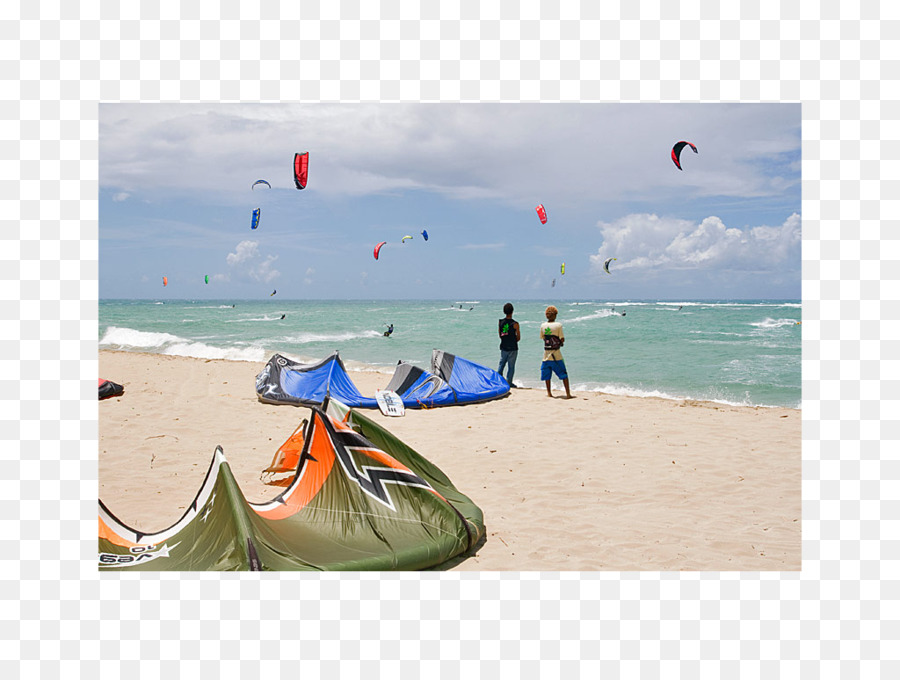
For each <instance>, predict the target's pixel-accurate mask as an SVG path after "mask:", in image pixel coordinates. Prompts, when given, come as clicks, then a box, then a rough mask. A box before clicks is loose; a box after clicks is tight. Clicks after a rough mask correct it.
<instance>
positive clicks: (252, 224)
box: [250, 208, 260, 229]
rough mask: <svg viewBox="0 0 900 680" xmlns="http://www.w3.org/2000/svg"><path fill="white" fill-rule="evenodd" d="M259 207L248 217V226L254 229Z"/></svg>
mask: <svg viewBox="0 0 900 680" xmlns="http://www.w3.org/2000/svg"><path fill="white" fill-rule="evenodd" d="M259 215H260V213H259V208H257V209H256V210H254V211H253V217H252V218H251V219H250V228H251V229H256V228H257V227H258V226H259Z"/></svg>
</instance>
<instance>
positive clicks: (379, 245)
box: [375, 241, 387, 260]
mask: <svg viewBox="0 0 900 680" xmlns="http://www.w3.org/2000/svg"><path fill="white" fill-rule="evenodd" d="M385 243H387V241H382V242H381V243H379V244H378V245H377V246H375V259H376V260H377V259H378V253H380V252H381V246H383V245H384V244H385Z"/></svg>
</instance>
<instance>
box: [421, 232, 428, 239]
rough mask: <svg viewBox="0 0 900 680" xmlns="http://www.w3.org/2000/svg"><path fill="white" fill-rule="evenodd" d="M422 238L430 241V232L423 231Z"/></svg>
mask: <svg viewBox="0 0 900 680" xmlns="http://www.w3.org/2000/svg"><path fill="white" fill-rule="evenodd" d="M422 238H424V239H425V240H426V241H427V240H428V232H427V231H425V230H424V229H423V230H422Z"/></svg>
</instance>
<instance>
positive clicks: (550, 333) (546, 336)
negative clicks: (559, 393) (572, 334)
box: [541, 305, 572, 399]
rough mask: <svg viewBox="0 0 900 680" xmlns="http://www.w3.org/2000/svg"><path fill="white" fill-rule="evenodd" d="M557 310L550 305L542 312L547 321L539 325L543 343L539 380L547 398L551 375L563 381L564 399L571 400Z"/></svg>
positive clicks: (549, 395) (561, 330) (551, 394)
mask: <svg viewBox="0 0 900 680" xmlns="http://www.w3.org/2000/svg"><path fill="white" fill-rule="evenodd" d="M557 314H559V310H558V309H557V308H556V307H554V306H553V305H550V306H549V307H547V309H545V310H544V316H546V317H547V321H546V322H544V323H542V324H541V339H542V340H543V341H544V360H543V361H542V362H541V380H543V381H544V384H545V385H546V386H547V396H548V397H552V396H553V392H551V391H550V378H551V377H552V374H553V373H556V377H557V378H559V379H560V380H562V381H563V386H564V387H565V388H566V399H571V398H572V394H571V392H569V374H568V373H567V372H566V362H565V361H563V356H562V346H563V344H564V343H565V342H566V339H565V336H564V335H563V327H562V324H561V323H559V322H558V321H557V320H556V316H557Z"/></svg>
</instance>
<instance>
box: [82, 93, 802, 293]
mask: <svg viewBox="0 0 900 680" xmlns="http://www.w3.org/2000/svg"><path fill="white" fill-rule="evenodd" d="M800 126H801V111H800V105H799V104H656V103H639V104H448V103H440V104H100V128H99V147H100V162H99V172H100V187H99V206H100V232H99V233H100V297H101V299H110V298H135V299H167V298H171V299H220V300H221V299H225V300H228V299H266V298H268V297H270V296H271V293H272V292H273V291H277V296H278V297H279V298H280V299H301V300H302V299H363V300H374V299H451V300H457V299H466V300H479V299H484V300H493V299H517V300H522V299H540V300H544V299H548V300H552V299H567V300H627V299H664V300H678V299H684V300H690V299H760V298H763V299H773V298H774V299H800V285H801V271H800V263H801V259H800V243H801V238H800V233H801V232H800V228H801V215H800V205H801V195H800V188H801V184H800V166H801V153H800V145H801V133H800ZM680 140H686V141H689V142H692V143H693V144H694V145H695V146H696V147H697V153H696V154H695V153H693V152H692V151H691V149H690V147H686V148H685V149H684V150H683V151H682V155H681V162H682V168H683V169H682V170H679V169H678V168H677V167H676V166H675V164H674V163H673V162H672V160H671V157H670V154H671V150H672V146H673V145H674V144H675V143H676V142H678V141H680ZM297 152H300V153H302V152H309V179H308V184H307V186H306V188H305V189H303V190H297V189H296V188H295V186H294V179H293V161H294V154H295V153H297ZM258 179H264V180H266V181H268V182H269V183H270V184H271V187H272V188H271V189H269V188H267V187H265V186H262V185H258V186H257V187H256V188H251V187H252V186H253V183H254V182H255V181H256V180H258ZM538 204H542V205H543V206H544V207H545V209H546V211H547V216H548V220H547V223H546V224H541V222H540V220H539V218H538V215H537V212H536V210H535V208H536V206H537V205H538ZM256 208H259V209H260V211H261V212H260V214H261V219H260V224H259V227H258V228H257V229H255V230H253V229H251V227H250V222H251V214H252V212H253V210H254V209H256ZM423 230H425V231H427V233H428V237H429V238H428V240H427V241H426V240H425V239H424V238H423V236H422V231H423ZM406 235H410V236H412V237H413V238H412V239H403V237H404V236H406ZM381 241H386V242H387V243H386V244H385V245H384V246H383V247H382V249H381V251H380V254H379V258H378V260H376V259H375V257H374V255H373V250H374V247H375V245H376V244H378V243H379V242H381ZM610 257H612V258H615V260H613V261H612V262H611V263H610V267H609V271H610V273H606V272H605V271H604V270H603V262H604V261H605V260H606V259H607V258H610ZM563 263H565V274H564V275H563V274H562V272H561V269H562V264H563ZM163 276H165V277H166V278H167V280H168V285H167V286H165V287H164V286H163V285H162V279H163ZM206 276H208V277H209V283H208V284H207V283H205V282H204V281H205V278H204V277H206Z"/></svg>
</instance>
